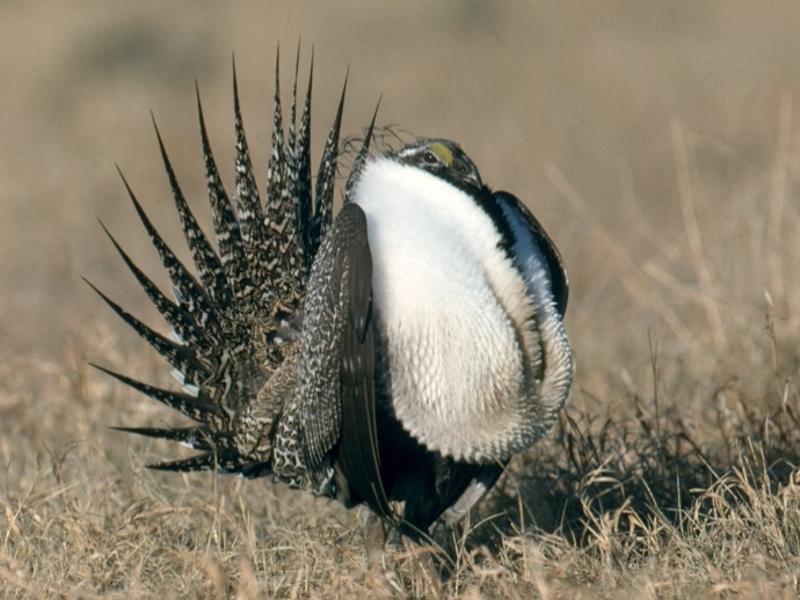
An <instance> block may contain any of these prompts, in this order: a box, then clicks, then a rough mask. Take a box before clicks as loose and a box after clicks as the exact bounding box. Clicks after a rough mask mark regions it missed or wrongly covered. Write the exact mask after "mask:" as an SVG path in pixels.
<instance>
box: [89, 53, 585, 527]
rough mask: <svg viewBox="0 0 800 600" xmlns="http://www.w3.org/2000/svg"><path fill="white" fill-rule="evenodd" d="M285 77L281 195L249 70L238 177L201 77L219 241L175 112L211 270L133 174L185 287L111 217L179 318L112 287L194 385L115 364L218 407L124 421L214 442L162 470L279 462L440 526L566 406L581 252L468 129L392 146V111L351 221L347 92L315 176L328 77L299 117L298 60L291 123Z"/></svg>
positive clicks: (269, 466)
mask: <svg viewBox="0 0 800 600" xmlns="http://www.w3.org/2000/svg"><path fill="white" fill-rule="evenodd" d="M312 71H313V67H312ZM277 79H278V73H277V68H276V84H275V111H274V123H273V132H272V152H271V157H270V159H269V165H268V168H267V180H266V187H265V188H264V192H263V195H264V199H263V201H262V196H261V194H260V193H259V190H258V187H257V185H256V179H257V176H256V173H255V171H254V169H253V166H252V163H251V160H250V155H249V152H248V146H247V141H246V139H245V132H244V127H243V124H242V117H241V112H240V107H239V98H238V90H237V84H236V75H235V71H234V79H233V100H234V115H235V134H236V159H235V167H236V190H235V193H234V194H233V196H232V197H231V196H229V195H228V193H227V192H226V191H225V188H224V187H223V184H222V180H221V178H220V175H219V172H218V169H217V164H216V162H215V160H214V157H213V154H212V151H211V145H210V143H209V139H208V135H207V133H206V127H205V124H204V120H203V111H202V108H201V106H200V101H199V94H198V112H199V117H200V137H201V141H202V148H203V157H204V162H205V174H206V179H207V182H208V195H209V199H210V204H211V211H212V216H213V224H214V232H215V234H216V239H217V248H216V249H215V248H214V247H213V246H212V244H211V242H210V241H209V239H208V238H207V237H206V235H205V233H204V232H203V231H202V230H201V228H200V227H199V226H198V223H197V221H196V219H195V217H194V216H193V214H192V211H191V210H190V208H189V204H188V203H187V201H186V199H185V198H184V196H183V194H182V192H181V188H180V186H179V184H178V180H177V178H176V176H175V173H174V171H173V169H172V166H171V165H170V161H169V158H168V157H167V152H166V150H165V147H164V144H163V142H162V139H161V136H160V134H159V132H158V129H156V136H157V138H158V144H159V147H160V150H161V156H162V158H163V161H164V167H165V169H166V173H167V177H168V179H169V184H170V186H171V188H172V196H173V199H174V202H175V206H176V208H177V211H178V215H179V216H180V221H181V225H182V228H183V232H184V234H185V237H186V241H187V243H188V245H189V249H190V251H191V256H192V259H193V262H194V266H195V270H196V275H195V274H192V272H190V271H189V270H188V269H187V267H186V266H184V265H183V264H182V263H181V262H180V261H179V260H178V258H176V256H175V254H174V253H173V251H172V250H171V249H170V248H169V247H168V246H167V244H166V243H165V242H164V240H163V239H162V238H161V236H160V235H159V233H158V232H157V230H156V228H155V227H154V226H153V224H152V223H151V221H150V220H149V218H148V217H147V215H146V214H145V212H144V211H143V210H142V207H141V205H140V204H139V202H138V201H137V199H136V197H135V196H134V194H133V192H132V191H131V189H130V187H128V184H127V182H125V186H126V188H127V190H128V193H129V194H130V198H131V200H132V201H133V205H134V208H135V209H136V212H137V213H138V215H139V218H140V219H141V221H142V223H143V225H144V228H145V229H146V231H147V233H148V235H149V236H150V238H151V239H152V242H153V245H154V246H155V248H156V250H157V251H158V254H159V256H160V258H161V261H162V263H163V265H164V267H165V269H166V270H167V272H168V274H169V277H170V279H171V281H172V287H173V289H172V292H173V296H174V300H173V299H171V298H169V297H167V295H166V294H165V293H164V292H162V291H161V290H160V289H159V288H158V287H157V286H156V285H154V283H153V282H152V281H151V280H150V279H149V278H148V277H147V275H145V274H144V273H143V272H142V271H141V270H140V269H139V268H138V267H137V266H136V265H135V264H134V263H133V261H132V260H131V259H130V258H129V257H128V255H127V254H126V253H125V251H124V250H123V249H122V248H121V247H120V246H119V244H118V243H117V242H116V241H115V240H114V238H113V237H111V234H110V233H109V237H110V238H111V242H112V243H113V244H114V246H115V247H116V249H117V251H118V252H119V253H120V255H121V256H122V260H123V261H124V262H125V263H126V265H127V266H128V268H129V269H130V270H131V271H132V272H133V275H134V277H135V278H136V279H137V280H138V282H139V283H140V284H141V285H142V287H143V288H144V290H145V292H146V293H147V295H148V296H149V298H150V299H151V300H152V302H153V303H154V304H155V306H156V307H157V308H158V310H159V311H160V312H161V314H162V315H163V316H164V318H165V319H166V321H167V323H168V324H169V325H170V326H171V328H172V336H171V338H169V337H165V336H164V335H161V334H160V333H158V332H157V331H155V330H154V329H151V328H150V327H149V326H147V325H145V324H144V323H142V322H141V321H140V320H138V319H137V318H136V317H134V316H132V315H131V314H129V313H128V312H126V311H125V310H124V309H123V308H121V307H120V306H119V305H118V304H116V303H115V302H114V301H112V300H111V299H109V298H108V297H107V296H105V295H103V294H102V293H101V292H99V291H98V293H100V295H101V296H102V297H103V299H104V300H105V301H106V302H107V303H108V304H109V305H110V306H111V308H112V309H113V310H114V311H115V312H116V313H117V314H118V315H119V316H120V317H121V318H122V319H123V320H124V321H126V322H127V323H128V324H129V325H130V326H131V327H132V328H133V329H134V330H135V331H136V332H137V333H138V334H139V335H141V336H142V337H143V338H145V339H146V340H147V341H148V342H149V343H150V345H152V346H153V347H154V348H155V349H156V350H157V351H158V352H159V353H160V354H161V355H162V356H163V357H164V358H165V359H166V360H167V361H168V362H169V363H170V364H171V365H172V367H174V370H173V374H174V375H175V377H177V379H178V380H179V382H180V383H181V384H182V388H183V391H181V392H177V391H171V390H168V389H161V388H157V387H153V386H151V385H149V384H146V383H143V382H140V381H138V380H136V379H132V378H129V377H128V376H126V375H122V374H118V373H115V372H112V371H109V370H107V369H105V368H104V367H98V368H100V369H101V370H103V371H105V372H106V373H108V374H110V375H112V376H114V377H116V378H117V379H119V380H121V381H122V382H124V383H126V384H128V385H130V386H131V387H133V388H135V389H137V390H139V391H140V392H143V393H145V394H147V395H149V396H151V397H153V398H155V399H156V400H159V401H161V402H163V403H165V404H167V405H168V406H171V407H172V408H175V409H177V410H178V411H180V412H181V413H183V414H184V415H186V416H188V417H190V418H192V419H194V420H195V421H196V422H197V424H196V425H193V426H191V427H185V428H177V429H154V428H121V429H123V430H125V431H130V432H134V433H138V434H142V435H146V436H151V437H156V438H165V439H169V440H174V441H178V442H182V443H184V444H186V445H189V446H191V447H192V448H195V449H197V450H199V451H201V453H200V454H197V455H195V456H193V457H191V458H188V459H186V460H180V461H176V462H167V463H161V464H157V465H151V466H152V467H153V468H156V469H162V470H171V471H194V470H203V469H220V470H222V471H225V472H231V473H241V474H243V475H244V476H247V477H257V476H263V475H272V476H273V477H274V478H276V479H278V480H281V481H284V482H287V483H289V484H290V485H292V486H296V487H299V488H304V489H308V490H311V491H313V492H314V493H316V494H321V495H325V496H330V497H335V498H339V499H340V500H342V501H343V502H344V503H345V504H346V505H348V506H353V505H356V504H359V503H366V504H368V505H369V506H370V507H371V509H372V510H373V511H374V512H375V513H377V514H378V515H380V516H382V517H384V518H385V519H387V520H389V521H391V522H392V523H394V524H395V525H397V526H399V527H400V528H401V530H402V531H404V532H405V533H407V534H409V535H410V536H412V537H417V538H419V537H420V536H424V535H425V532H426V531H427V530H428V529H429V527H430V526H431V525H432V524H433V523H434V522H435V521H437V519H439V518H440V517H441V518H443V520H444V521H445V522H447V523H453V522H455V521H457V520H458V519H460V518H461V517H462V516H463V515H464V514H466V512H467V511H468V510H469V509H470V507H471V506H473V505H474V504H475V502H477V501H478V500H479V499H480V498H481V496H482V495H483V494H484V493H485V492H486V490H488V489H489V488H490V487H491V486H492V485H493V484H494V483H495V481H496V480H497V478H498V477H499V475H500V474H501V472H502V470H503V468H504V466H505V465H506V464H507V462H508V461H509V459H510V458H511V457H512V456H513V455H514V454H516V453H518V452H522V451H523V450H525V449H526V448H528V447H529V446H531V444H533V443H534V442H535V441H536V440H537V439H539V438H540V437H541V436H542V435H543V434H544V433H545V432H546V431H547V430H548V429H549V428H550V427H551V425H552V424H553V422H554V420H555V418H556V414H557V411H558V410H559V409H560V407H561V406H562V405H563V403H564V400H565V398H566V396H567V393H568V391H569V387H570V383H571V378H572V362H571V353H570V347H569V344H568V341H567V337H566V334H565V332H564V327H563V324H562V319H563V316H564V310H565V308H566V304H567V277H566V274H565V271H564V267H563V265H562V262H561V258H560V256H559V253H558V251H557V250H556V248H555V245H554V244H553V242H552V241H551V240H550V238H549V237H548V236H547V234H546V233H545V232H544V230H543V229H542V227H541V225H539V223H538V222H537V221H536V219H535V218H534V217H533V216H532V215H531V213H530V212H528V210H527V209H526V208H525V206H524V205H523V204H522V203H521V202H520V201H519V200H517V198H515V197H514V196H513V195H511V194H509V193H506V192H493V191H492V190H491V189H489V188H488V187H487V186H486V185H484V183H483V182H482V180H481V176H480V174H479V173H478V169H477V168H476V167H475V165H474V164H473V162H472V161H471V160H470V159H469V157H467V155H466V154H465V153H464V152H463V151H462V150H461V148H460V147H459V146H458V145H457V144H455V143H453V142H451V141H448V140H443V139H419V140H417V141H415V142H413V143H411V144H408V145H406V146H405V147H403V148H401V149H399V150H395V151H384V152H382V153H380V154H378V155H377V156H371V155H370V154H369V146H370V138H371V136H372V133H373V126H374V123H375V117H374V116H373V118H372V123H371V124H370V126H369V130H368V131H367V133H366V136H365V139H364V142H363V145H362V147H361V148H360V150H359V151H358V152H357V153H356V156H355V158H354V161H353V167H352V172H351V173H350V175H349V177H348V179H347V183H346V186H345V191H344V199H343V202H344V206H343V208H342V209H341V210H340V211H339V213H338V215H337V216H336V218H335V219H333V210H332V207H333V198H334V187H335V186H334V183H335V178H336V171H337V157H338V155H339V131H340V125H341V120H342V106H343V102H344V95H345V92H344V90H343V91H342V95H341V99H340V100H339V104H338V109H337V111H336V116H335V119H334V122H333V127H332V129H331V131H330V133H329V134H328V138H327V141H326V143H325V147H324V151H323V154H322V160H321V163H320V166H319V169H318V171H317V176H316V180H315V182H314V183H313V184H312V177H311V166H310V121H311V118H310V106H311V78H310V77H309V83H308V91H307V94H306V96H305V105H304V107H303V110H302V114H301V115H300V118H299V123H298V124H297V125H296V124H295V100H296V98H297V71H296V70H295V85H294V93H293V97H292V106H291V111H290V114H291V121H290V123H289V127H288V134H287V135H286V137H284V128H283V123H282V109H281V102H280V92H279V89H278V81H277ZM345 87H346V84H345ZM123 181H124V178H123ZM312 191H313V193H312ZM312 198H313V199H312Z"/></svg>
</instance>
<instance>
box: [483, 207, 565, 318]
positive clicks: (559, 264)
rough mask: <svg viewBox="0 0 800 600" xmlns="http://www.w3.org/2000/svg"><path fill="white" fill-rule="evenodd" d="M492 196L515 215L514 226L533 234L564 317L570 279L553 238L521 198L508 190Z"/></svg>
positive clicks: (554, 296)
mask: <svg viewBox="0 0 800 600" xmlns="http://www.w3.org/2000/svg"><path fill="white" fill-rule="evenodd" d="M492 197H493V199H494V200H495V202H497V203H498V204H500V206H501V207H502V208H504V209H506V210H507V211H509V212H510V214H511V215H513V217H514V221H515V223H514V224H512V227H514V226H515V225H519V226H522V227H524V228H525V230H526V232H527V233H528V234H529V235H530V236H531V239H532V241H533V243H534V245H535V246H536V248H537V249H538V250H539V252H541V253H542V256H543V258H544V260H545V263H546V265H547V271H548V274H549V275H550V284H551V286H552V291H553V299H554V300H555V302H556V307H557V308H558V312H559V314H560V315H561V318H563V317H564V313H565V312H566V310H567V300H568V299H569V280H568V279H567V271H566V269H565V268H564V261H563V260H562V259H561V253H560V252H559V251H558V248H556V245H555V243H553V240H552V239H550V236H549V235H547V232H546V231H545V230H544V227H542V225H541V223H539V221H538V220H537V219H536V217H534V216H533V214H532V213H531V211H530V210H528V207H526V206H525V205H524V204H523V203H522V202H520V200H519V198H517V197H516V196H514V195H513V194H510V193H508V192H494V193H493V194H492ZM507 214H508V213H507Z"/></svg>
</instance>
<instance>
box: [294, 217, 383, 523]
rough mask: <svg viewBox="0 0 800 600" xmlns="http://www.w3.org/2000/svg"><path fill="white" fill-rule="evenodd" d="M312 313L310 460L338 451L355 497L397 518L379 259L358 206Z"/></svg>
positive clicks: (328, 264)
mask: <svg viewBox="0 0 800 600" xmlns="http://www.w3.org/2000/svg"><path fill="white" fill-rule="evenodd" d="M305 313H306V321H305V323H304V338H303V354H304V360H303V361H302V362H301V364H302V366H301V374H300V382H301V390H302V391H301V393H302V394H303V400H302V411H301V418H300V423H301V427H302V428H303V433H304V435H303V448H304V451H305V462H306V464H307V465H308V467H309V468H310V469H311V470H312V472H313V471H314V470H315V469H317V468H319V467H320V466H321V465H323V464H324V463H325V462H326V461H330V460H331V458H332V456H331V453H335V454H336V458H335V460H336V461H337V463H338V465H339V467H340V468H341V470H342V472H343V474H344V477H345V479H346V480H347V484H348V486H349V488H350V495H351V496H356V497H357V498H356V500H358V499H360V500H364V501H365V502H367V503H368V504H369V505H370V507H371V508H372V509H373V510H375V511H376V512H377V513H378V514H380V515H382V516H389V515H390V508H389V503H388V500H387V497H386V493H385V491H384V488H383V482H382V479H381V469H380V453H379V450H378V439H377V429H376V422H375V389H374V374H375V341H374V331H373V313H372V258H371V255H370V249H369V244H368V239H367V221H366V217H365V215H364V212H363V211H362V210H361V208H360V207H358V206H357V205H355V204H347V205H345V206H344V207H343V208H342V210H341V212H340V213H339V215H338V216H337V217H336V221H335V223H334V226H333V230H332V232H331V235H329V236H327V237H326V238H325V239H324V240H323V243H322V246H321V248H320V251H319V255H318V258H317V261H316V262H315V264H314V268H313V269H312V273H311V279H310V281H309V292H308V296H307V299H306V307H305ZM305 332H307V334H306V333H305Z"/></svg>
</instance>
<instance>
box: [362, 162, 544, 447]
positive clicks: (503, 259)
mask: <svg viewBox="0 0 800 600" xmlns="http://www.w3.org/2000/svg"><path fill="white" fill-rule="evenodd" d="M354 192H355V193H354V195H353V199H354V201H355V202H356V203H357V204H358V205H359V206H360V207H361V208H362V209H363V210H364V212H365V213H366V215H367V230H368V235H369V244H370V249H371V252H372V260H373V297H374V302H375V309H376V315H377V320H378V324H379V327H380V329H381V335H382V336H383V338H384V339H385V340H386V341H387V345H388V353H389V357H388V359H389V365H390V375H391V398H392V405H393V408H394V411H395V413H396V416H397V417H398V418H399V420H400V422H401V423H402V425H403V427H405V428H406V430H407V431H408V432H409V433H410V434H411V435H412V436H414V437H415V438H416V439H417V440H419V441H420V442H421V443H423V444H424V445H425V446H427V447H428V448H429V449H433V450H437V451H439V452H441V453H442V454H444V455H447V456H451V457H454V458H456V459H463V460H480V461H490V460H503V459H506V458H508V457H510V456H511V455H512V454H514V453H516V452H519V451H521V450H523V449H524V448H526V447H527V446H529V445H530V444H531V443H533V441H535V439H536V438H537V437H539V436H540V435H541V429H542V423H539V422H538V420H539V415H538V411H537V410H535V409H536V406H535V405H536V403H537V402H538V393H539V385H540V380H541V378H542V373H541V371H542V366H543V352H544V351H543V345H542V340H541V339H540V334H539V331H538V329H537V327H536V317H537V315H536V300H535V298H532V297H531V294H530V293H529V289H528V288H527V287H526V283H525V280H523V278H522V276H521V275H520V273H519V271H518V270H517V269H515V267H514V265H513V264H512V262H511V260H509V258H508V257H507V256H505V253H504V251H502V250H501V249H500V247H499V244H500V242H501V238H500V233H499V232H498V231H497V229H496V228H495V226H494V224H493V222H492V220H491V218H490V217H489V215H488V214H487V213H486V212H484V211H483V210H482V209H481V208H480V206H479V205H478V204H477V203H476V201H475V199H473V198H471V197H470V196H469V195H468V194H466V193H465V192H463V191H461V190H459V189H458V188H456V187H454V186H452V185H450V184H448V183H447V182H446V181H444V180H442V179H440V178H438V177H436V176H434V175H432V174H430V173H428V172H426V171H423V170H422V169H419V168H416V167H412V166H407V165H403V164H400V163H398V162H396V161H394V160H392V159H388V158H378V159H375V160H373V161H371V162H369V163H367V165H366V166H365V168H364V171H363V173H362V175H361V176H360V178H359V180H358V182H357V183H356V187H355V189H354Z"/></svg>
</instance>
